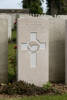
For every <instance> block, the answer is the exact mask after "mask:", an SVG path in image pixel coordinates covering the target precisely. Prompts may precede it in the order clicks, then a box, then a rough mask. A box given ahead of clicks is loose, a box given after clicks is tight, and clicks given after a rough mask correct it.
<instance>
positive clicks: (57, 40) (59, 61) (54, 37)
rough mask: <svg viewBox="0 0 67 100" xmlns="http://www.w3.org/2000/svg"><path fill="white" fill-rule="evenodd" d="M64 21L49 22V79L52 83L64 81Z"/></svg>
mask: <svg viewBox="0 0 67 100" xmlns="http://www.w3.org/2000/svg"><path fill="white" fill-rule="evenodd" d="M65 29H66V28H65V20H63V19H61V18H53V19H52V20H50V34H49V78H50V81H53V82H61V81H64V80H65Z"/></svg>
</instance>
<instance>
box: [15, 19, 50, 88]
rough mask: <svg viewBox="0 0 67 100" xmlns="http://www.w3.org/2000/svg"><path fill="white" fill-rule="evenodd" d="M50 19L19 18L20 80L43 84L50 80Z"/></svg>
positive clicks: (38, 84)
mask: <svg viewBox="0 0 67 100" xmlns="http://www.w3.org/2000/svg"><path fill="white" fill-rule="evenodd" d="M48 25H49V24H48V20H47V19H46V20H45V19H44V20H43V18H37V17H23V18H19V19H18V36H17V38H18V69H17V71H18V80H24V81H26V82H29V83H34V84H35V85H37V86H42V85H43V84H46V83H47V82H48V81H49V35H48V34H49V29H48Z"/></svg>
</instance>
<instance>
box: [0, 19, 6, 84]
mask: <svg viewBox="0 0 67 100" xmlns="http://www.w3.org/2000/svg"><path fill="white" fill-rule="evenodd" d="M7 80H8V20H7V19H6V18H0V82H6V81H7Z"/></svg>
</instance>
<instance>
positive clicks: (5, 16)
mask: <svg viewBox="0 0 67 100" xmlns="http://www.w3.org/2000/svg"><path fill="white" fill-rule="evenodd" d="M0 18H6V19H7V20H8V39H11V37H12V31H11V29H12V28H11V26H12V18H11V15H9V14H5V13H2V14H0Z"/></svg>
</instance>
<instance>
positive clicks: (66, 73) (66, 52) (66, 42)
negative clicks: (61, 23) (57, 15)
mask: <svg viewBox="0 0 67 100" xmlns="http://www.w3.org/2000/svg"><path fill="white" fill-rule="evenodd" d="M65 84H66V85H67V20H66V34H65Z"/></svg>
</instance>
